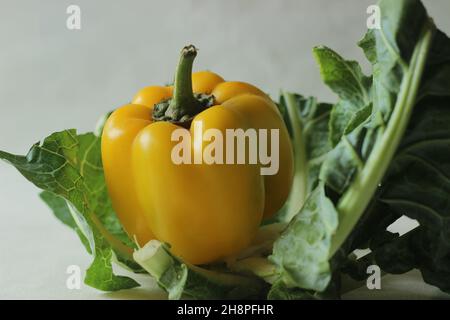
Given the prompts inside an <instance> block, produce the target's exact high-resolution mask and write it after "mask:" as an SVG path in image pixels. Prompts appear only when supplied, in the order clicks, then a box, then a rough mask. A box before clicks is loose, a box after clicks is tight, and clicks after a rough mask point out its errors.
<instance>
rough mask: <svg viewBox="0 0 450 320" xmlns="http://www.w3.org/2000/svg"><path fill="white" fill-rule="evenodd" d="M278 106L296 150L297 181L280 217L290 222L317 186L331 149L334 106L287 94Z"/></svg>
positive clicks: (282, 97) (278, 216)
mask: <svg viewBox="0 0 450 320" xmlns="http://www.w3.org/2000/svg"><path fill="white" fill-rule="evenodd" d="M279 107H280V111H281V113H282V114H283V116H284V119H285V122H286V124H287V126H288V128H289V132H290V135H291V139H292V145H293V147H294V167H295V174H294V182H293V185H292V189H291V194H290V196H289V199H288V200H287V202H286V204H285V206H284V207H283V208H282V210H281V211H280V213H279V214H278V215H277V219H278V220H280V221H284V222H288V221H290V220H291V219H292V217H293V216H294V215H295V214H297V212H298V211H299V210H300V209H301V207H302V205H303V203H304V202H305V200H306V197H307V196H308V194H309V193H310V192H311V191H312V190H313V189H314V188H315V187H316V186H317V183H318V178H319V172H320V167H321V165H322V162H323V160H324V159H325V156H326V154H327V152H328V151H329V150H330V149H331V145H330V143H329V141H328V135H329V132H328V122H329V118H330V111H331V108H332V105H330V104H327V103H319V102H317V100H316V99H315V98H313V97H309V98H305V97H303V96H301V95H298V94H293V93H288V92H284V93H283V94H282V95H281V97H280V103H279Z"/></svg>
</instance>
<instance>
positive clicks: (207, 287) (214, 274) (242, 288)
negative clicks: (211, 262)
mask: <svg viewBox="0 0 450 320" xmlns="http://www.w3.org/2000/svg"><path fill="white" fill-rule="evenodd" d="M134 258H135V260H136V261H137V262H138V263H139V264H140V265H141V266H142V267H143V268H144V269H145V270H147V271H148V272H149V273H150V275H152V276H153V277H154V278H155V279H156V281H157V282H158V284H159V285H160V286H161V287H162V288H164V289H165V290H166V291H167V292H168V293H169V299H180V298H181V297H183V296H187V297H190V298H196V299H255V298H263V297H264V293H265V292H266V290H267V284H264V282H263V281H262V280H260V279H258V278H255V277H250V276H243V275H236V274H232V273H229V272H218V271H213V270H207V269H203V268H200V267H197V266H193V265H190V264H188V263H185V262H183V261H182V260H181V259H180V258H178V257H176V256H174V255H173V254H171V252H170V250H169V247H168V245H166V244H162V243H161V242H159V241H157V240H151V241H150V242H149V243H147V244H146V245H145V246H144V247H143V248H142V249H139V250H138V251H136V252H135V253H134Z"/></svg>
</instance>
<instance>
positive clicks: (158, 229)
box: [102, 71, 293, 264]
mask: <svg viewBox="0 0 450 320" xmlns="http://www.w3.org/2000/svg"><path fill="white" fill-rule="evenodd" d="M192 86H193V91H194V92H195V93H212V94H213V95H214V97H215V104H216V105H215V106H213V107H210V108H208V109H206V110H205V111H203V112H201V113H199V114H197V115H196V117H195V118H194V121H200V122H201V123H202V124H203V130H204V131H205V130H207V129H208V128H215V129H218V130H220V131H221V132H222V133H223V134H224V136H225V130H226V129H233V128H242V129H244V130H245V129H246V128H255V129H259V128H261V129H279V130H280V131H279V132H280V153H279V155H280V167H279V171H278V173H277V174H276V175H273V176H262V175H261V174H260V165H259V164H255V165H249V164H226V165H224V164H181V165H176V164H174V163H173V162H172V159H171V152H172V148H173V147H174V146H175V145H176V144H177V143H178V142H176V141H171V134H172V132H173V130H175V129H178V128H180V127H178V126H176V125H174V124H173V123H170V122H162V121H160V122H152V108H153V106H154V105H155V104H156V103H158V102H160V101H162V100H165V99H168V98H170V97H171V95H172V91H173V90H172V88H171V87H157V86H153V87H147V88H144V89H142V90H140V91H139V92H138V94H137V95H136V96H135V97H134V99H133V101H132V104H129V105H125V106H123V107H121V108H119V109H117V110H116V111H115V112H114V113H113V114H112V115H111V116H110V117H109V119H108V121H107V122H106V124H105V127H104V130H103V136H102V158H103V165H104V170H105V177H106V182H107V186H108V190H109V193H110V196H111V199H112V202H113V206H114V209H115V210H116V212H117V214H118V216H119V219H120V221H121V222H122V224H123V226H124V228H125V230H126V231H127V232H128V234H129V235H130V236H131V237H136V239H137V240H138V242H139V244H140V245H144V244H145V243H146V242H147V241H149V240H151V239H152V238H156V239H158V240H160V241H163V242H167V243H169V244H170V245H171V246H172V250H173V252H174V253H175V254H177V255H179V256H181V257H182V258H183V259H185V260H186V261H188V262H190V263H192V264H203V263H208V262H213V261H216V260H218V259H221V258H225V257H227V256H230V255H233V254H236V253H237V252H239V251H240V250H242V249H243V248H245V247H246V246H248V245H249V243H250V241H251V240H252V238H253V237H254V235H255V233H256V231H257V229H258V227H259V225H260V224H261V221H262V219H263V217H265V218H267V217H270V216H272V215H273V214H274V213H275V212H276V211H277V210H278V209H280V208H281V206H282V205H283V204H284V202H285V201H286V199H287V196H288V193H289V191H290V187H291V184H292V176H293V155H292V148H291V145H290V140H289V136H288V132H287V130H286V127H285V125H284V123H283V120H282V118H281V116H280V114H279V112H278V110H277V108H276V106H275V105H274V103H273V102H272V101H271V100H270V99H269V97H268V96H267V95H266V94H264V93H263V92H262V91H261V90H259V89H258V88H256V87H254V86H252V85H250V84H247V83H243V82H225V81H224V80H223V79H222V78H221V77H220V76H218V75H216V74H215V73H212V72H209V71H202V72H197V73H193V74H192ZM184 130H188V129H184ZM192 130H193V129H192V128H191V131H192ZM193 136H194V135H192V137H193ZM202 143H203V145H199V144H198V143H197V144H195V143H192V154H194V153H195V152H198V151H199V150H200V148H201V147H206V146H207V144H209V143H210V142H202Z"/></svg>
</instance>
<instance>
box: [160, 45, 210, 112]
mask: <svg viewBox="0 0 450 320" xmlns="http://www.w3.org/2000/svg"><path fill="white" fill-rule="evenodd" d="M196 56H197V49H196V48H195V47H194V46H193V45H189V46H186V47H184V48H183V50H181V55H180V61H179V62H178V66H177V70H176V73H175V83H174V92H173V98H172V99H171V101H170V104H169V107H168V108H167V110H166V116H169V117H171V118H172V119H180V120H182V119H183V118H190V117H192V116H194V115H195V114H197V113H198V112H199V111H200V110H201V109H202V104H201V103H200V102H199V101H198V100H197V99H196V98H195V97H194V93H193V91H192V65H193V63H194V59H195V57H196Z"/></svg>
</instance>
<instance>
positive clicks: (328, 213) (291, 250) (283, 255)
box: [269, 184, 338, 291]
mask: <svg viewBox="0 0 450 320" xmlns="http://www.w3.org/2000/svg"><path fill="white" fill-rule="evenodd" d="M337 226H338V213H337V211H336V210H335V208H334V205H333V203H332V202H331V200H330V199H328V198H327V196H326V195H325V192H324V186H323V185H322V184H320V185H319V186H318V187H317V188H316V189H315V190H314V191H313V192H312V193H311V194H310V196H309V197H308V199H307V200H306V202H305V204H304V206H303V207H302V209H301V210H300V212H299V213H298V214H297V215H296V216H295V217H294V218H293V220H292V221H291V223H290V224H289V226H288V227H287V229H286V230H285V231H284V232H283V233H282V235H281V237H280V238H279V239H278V240H277V241H275V243H274V247H273V254H272V255H271V256H270V257H269V259H270V260H271V261H272V262H274V263H275V264H276V265H277V268H278V273H279V279H280V281H282V283H283V284H284V285H285V286H286V287H289V288H292V287H298V288H302V289H308V290H315V291H324V290H325V289H326V288H327V286H328V284H329V282H330V280H331V270H330V265H329V263H328V259H329V250H330V246H331V239H332V236H333V234H334V233H335V231H336V228H337Z"/></svg>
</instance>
